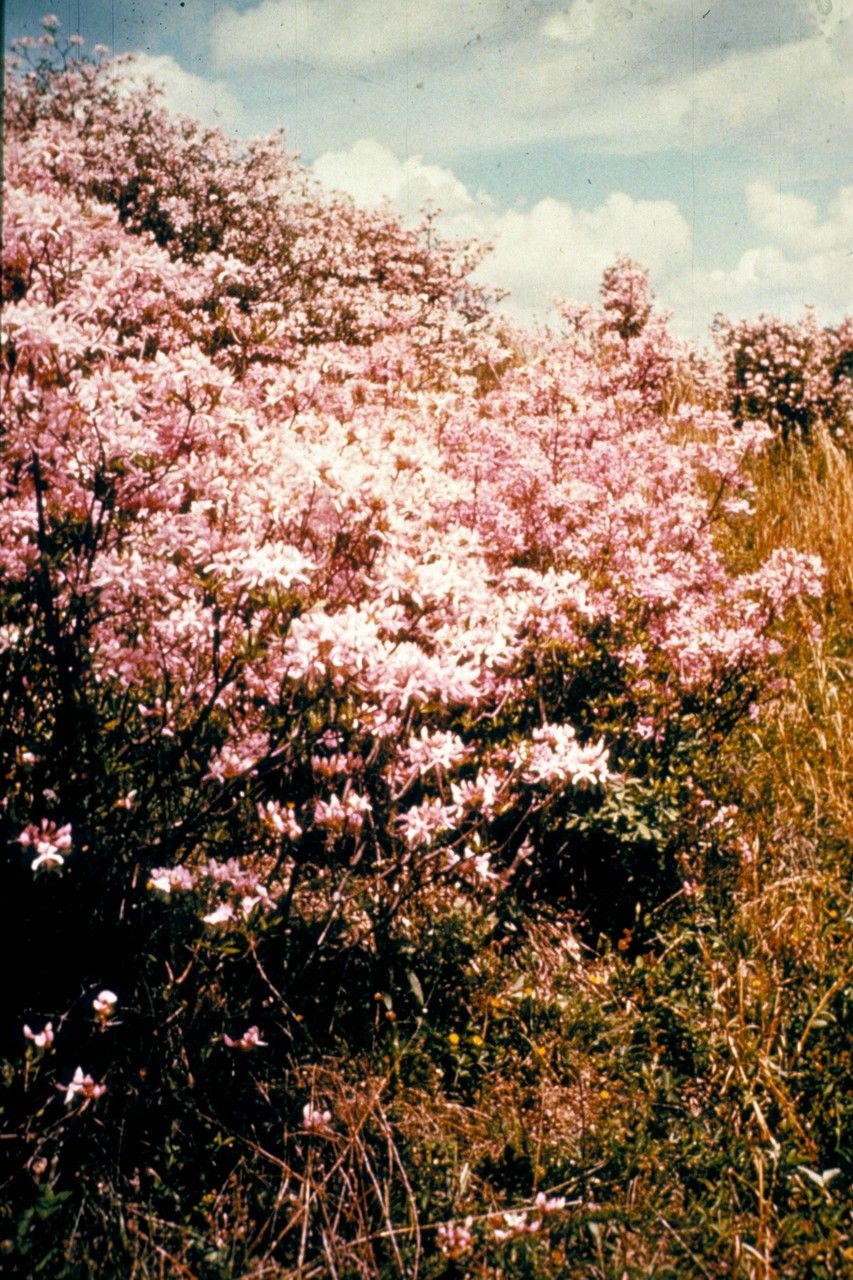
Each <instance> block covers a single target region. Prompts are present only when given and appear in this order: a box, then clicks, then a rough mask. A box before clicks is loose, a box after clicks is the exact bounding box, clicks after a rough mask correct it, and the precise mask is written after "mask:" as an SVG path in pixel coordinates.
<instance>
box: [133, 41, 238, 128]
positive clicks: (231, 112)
mask: <svg viewBox="0 0 853 1280" xmlns="http://www.w3.org/2000/svg"><path fill="white" fill-rule="evenodd" d="M119 70H120V75H121V79H122V80H123V81H127V83H128V85H129V86H135V85H138V84H140V83H143V82H144V81H146V80H149V79H150V80H154V81H155V82H156V83H157V84H158V85H160V86H161V87H162V89H163V91H164V102H165V105H166V106H167V107H168V109H169V110H170V111H173V112H177V113H179V114H181V115H187V116H192V117H193V118H194V119H196V120H201V121H203V122H204V123H205V124H212V125H217V126H219V128H221V129H227V130H230V129H234V128H236V127H237V126H238V125H239V123H240V120H241V118H242V114H243V109H242V107H241V105H240V102H239V99H238V98H237V97H236V96H235V95H234V94H233V93H232V91H231V90H230V89H229V88H228V87H227V86H226V85H224V84H223V83H222V82H221V81H215V80H206V79H204V78H203V77H202V76H197V75H196V74H195V73H194V72H192V71H185V70H184V68H183V67H182V66H181V65H180V63H178V62H176V61H175V59H174V58H173V57H172V56H171V55H170V54H165V53H161V54H150V53H136V54H134V56H133V61H132V62H131V63H130V65H129V66H124V65H122V66H121V67H120V69H119Z"/></svg>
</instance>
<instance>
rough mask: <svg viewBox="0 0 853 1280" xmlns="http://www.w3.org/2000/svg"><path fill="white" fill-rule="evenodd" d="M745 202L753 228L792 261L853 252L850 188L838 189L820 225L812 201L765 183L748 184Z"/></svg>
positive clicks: (852, 209)
mask: <svg viewBox="0 0 853 1280" xmlns="http://www.w3.org/2000/svg"><path fill="white" fill-rule="evenodd" d="M746 201H747V208H748V209H749V216H750V219H751V221H752V224H753V226H754V227H756V229H757V230H759V231H761V232H763V234H764V235H765V236H767V238H768V239H769V240H770V241H771V243H773V244H774V245H776V246H778V247H779V248H780V249H782V250H784V252H785V253H787V254H788V255H789V256H790V257H791V258H792V259H794V260H803V259H806V258H809V257H812V256H814V255H815V254H821V253H833V252H838V253H842V254H844V252H845V250H850V251H853V187H841V188H840V189H839V191H838V194H837V195H836V196H835V198H834V199H833V200H831V201H830V204H829V206H828V208H827V214H826V217H825V218H824V219H823V220H822V221H821V217H820V211H819V209H818V207H817V205H816V204H815V203H814V201H812V200H805V199H803V197H802V196H796V195H792V194H791V193H790V192H786V191H779V190H777V189H776V188H774V187H772V186H771V185H770V183H769V182H763V181H757V182H750V183H748V184H747V188H746ZM851 261H853V259H851ZM849 270H853V267H851V268H849Z"/></svg>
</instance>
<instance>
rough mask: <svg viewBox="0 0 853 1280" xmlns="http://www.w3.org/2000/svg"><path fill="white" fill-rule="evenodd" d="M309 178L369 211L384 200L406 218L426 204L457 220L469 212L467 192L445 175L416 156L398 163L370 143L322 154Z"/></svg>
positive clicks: (452, 176) (367, 140) (449, 173)
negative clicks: (389, 202) (332, 188)
mask: <svg viewBox="0 0 853 1280" xmlns="http://www.w3.org/2000/svg"><path fill="white" fill-rule="evenodd" d="M313 168H314V172H315V173H316V174H317V177H318V178H319V179H320V180H321V182H324V183H325V184H326V186H328V187H334V188H336V189H337V190H339V191H344V192H346V194H347V195H350V196H352V198H353V199H354V200H355V202H356V204H360V205H364V206H370V205H375V204H378V203H379V202H380V201H382V200H390V201H391V202H392V203H393V204H394V205H395V207H396V208H397V210H398V211H399V212H400V213H402V214H404V215H405V216H406V217H408V218H412V217H414V215H415V214H416V213H417V212H418V210H419V209H420V208H421V207H422V206H424V205H426V204H434V205H436V206H437V207H440V208H441V209H443V210H444V212H445V215H446V216H453V217H455V216H458V215H459V214H460V213H461V212H465V213H467V212H469V211H471V210H473V208H474V200H473V198H472V196H471V195H470V193H469V191H468V188H467V187H466V186H465V184H464V183H463V182H460V180H459V178H457V177H456V174H455V173H453V172H452V170H450V169H443V168H441V167H440V166H439V165H434V164H424V161H423V157H422V156H409V158H408V159H407V160H405V161H402V162H401V161H399V160H398V159H397V157H396V156H395V155H394V154H393V152H391V151H389V150H388V148H387V147H383V146H382V145H381V143H379V142H376V141H374V140H373V139H372V138H362V139H361V140H360V141H358V142H356V143H354V144H353V145H352V146H351V147H350V148H348V150H346V151H327V152H325V153H324V154H323V155H321V156H319V157H318V159H317V160H315V161H314V166H313Z"/></svg>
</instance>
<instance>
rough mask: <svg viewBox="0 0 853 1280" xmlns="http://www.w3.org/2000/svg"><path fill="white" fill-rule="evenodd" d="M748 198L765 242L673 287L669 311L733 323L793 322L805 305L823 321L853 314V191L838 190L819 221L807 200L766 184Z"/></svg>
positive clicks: (756, 185) (753, 187)
mask: <svg viewBox="0 0 853 1280" xmlns="http://www.w3.org/2000/svg"><path fill="white" fill-rule="evenodd" d="M746 199H747V208H748V210H749V215H750V221H751V223H752V226H753V228H754V229H755V231H756V232H758V233H759V234H760V236H761V240H762V242H761V243H759V244H756V245H753V246H752V247H750V248H749V249H747V250H746V251H745V252H743V253H741V254H740V256H739V257H738V259H737V261H736V262H735V264H734V265H733V266H732V267H729V268H716V269H712V270H700V271H695V272H693V273H692V274H691V275H689V276H685V277H683V278H682V279H681V280H680V281H675V282H673V285H672V288H671V294H672V299H673V303H674V305H675V306H676V307H677V308H678V309H679V310H686V309H687V308H692V309H693V310H695V312H696V314H697V315H702V316H705V315H707V314H709V313H711V312H715V311H722V312H724V313H725V314H726V315H729V316H731V317H732V318H733V319H734V318H740V317H742V316H753V315H756V314H757V313H758V312H760V311H768V312H773V313H776V314H778V315H781V316H783V317H784V318H785V319H795V318H796V317H797V316H799V315H801V314H802V311H803V307H804V306H806V305H810V306H814V308H815V310H816V311H817V314H818V317H819V319H821V320H823V321H824V322H825V323H832V322H833V321H835V320H838V319H839V318H840V317H841V316H842V315H844V314H845V313H846V314H850V313H851V312H853V187H842V188H840V190H839V191H838V194H837V195H836V196H835V197H834V199H833V200H831V201H830V202H829V205H828V206H827V210H826V215H825V216H824V217H821V214H820V210H819V209H818V207H817V205H816V204H814V203H813V202H812V201H811V200H805V199H803V198H802V197H801V196H797V195H794V194H793V193H791V192H786V191H779V190H777V189H774V188H773V187H771V186H770V184H769V183H767V182H751V183H749V184H748V185H747V187H746Z"/></svg>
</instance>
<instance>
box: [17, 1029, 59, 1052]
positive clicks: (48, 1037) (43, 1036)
mask: <svg viewBox="0 0 853 1280" xmlns="http://www.w3.org/2000/svg"><path fill="white" fill-rule="evenodd" d="M24 1036H25V1037H26V1039H27V1040H32V1042H33V1044H34V1045H35V1047H36V1048H37V1049H49V1048H50V1046H51V1045H52V1044H53V1041H54V1032H53V1023H52V1022H46V1023H45V1024H44V1026H43V1027H42V1029H41V1031H32V1030H31V1029H30V1028H29V1027H28V1026H27V1025H26V1023H25V1024H24Z"/></svg>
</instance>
